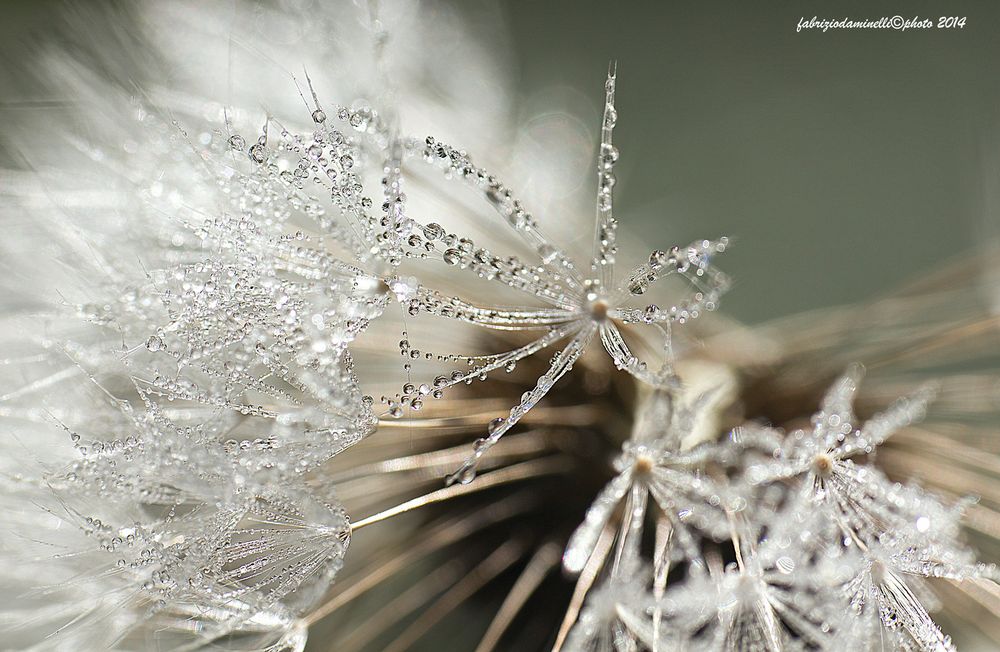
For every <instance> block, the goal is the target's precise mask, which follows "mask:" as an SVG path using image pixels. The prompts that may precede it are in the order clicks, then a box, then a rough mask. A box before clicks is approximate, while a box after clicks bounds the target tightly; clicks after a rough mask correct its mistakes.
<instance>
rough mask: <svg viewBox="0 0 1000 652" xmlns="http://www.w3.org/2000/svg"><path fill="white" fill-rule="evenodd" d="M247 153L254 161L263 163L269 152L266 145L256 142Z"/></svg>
mask: <svg viewBox="0 0 1000 652" xmlns="http://www.w3.org/2000/svg"><path fill="white" fill-rule="evenodd" d="M247 154H248V155H249V156H250V159H251V160H252V161H255V162H257V163H263V162H264V161H265V160H266V159H267V154H266V152H265V151H264V146H263V145H261V144H260V143H254V144H253V145H251V146H250V149H249V151H248V152H247Z"/></svg>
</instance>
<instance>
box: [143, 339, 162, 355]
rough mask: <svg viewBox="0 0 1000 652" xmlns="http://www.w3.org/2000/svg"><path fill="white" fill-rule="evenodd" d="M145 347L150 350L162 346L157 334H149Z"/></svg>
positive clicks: (157, 349) (155, 349) (156, 349)
mask: <svg viewBox="0 0 1000 652" xmlns="http://www.w3.org/2000/svg"><path fill="white" fill-rule="evenodd" d="M146 348H147V349H149V350H150V351H159V350H160V349H162V348H163V340H162V339H160V337H159V336H157V335H151V336H150V337H149V339H148V340H146Z"/></svg>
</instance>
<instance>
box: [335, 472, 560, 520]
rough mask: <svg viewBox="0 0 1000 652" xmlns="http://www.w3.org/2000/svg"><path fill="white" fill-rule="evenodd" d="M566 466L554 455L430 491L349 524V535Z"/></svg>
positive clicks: (547, 473)
mask: <svg viewBox="0 0 1000 652" xmlns="http://www.w3.org/2000/svg"><path fill="white" fill-rule="evenodd" d="M569 466H570V463H569V460H568V458H566V457H565V456H562V455H553V456H551V457H545V458H542V459H540V460H532V461H530V462H522V463H520V464H515V465H513V466H508V467H506V468H503V469H500V470H499V471H493V472H492V473H487V474H486V475H484V476H482V477H481V478H479V479H478V480H477V481H476V482H473V483H470V484H466V485H463V484H455V485H451V486H450V487H445V488H444V489H438V490H437V491H432V492H431V493H429V494H425V495H423V496H418V497H417V498H414V499H413V500H408V501H406V502H405V503H402V504H399V505H396V506H395V507H391V508H389V509H387V510H385V511H382V512H379V513H378V514H373V515H372V516H369V517H367V518H363V519H361V520H360V521H355V522H354V523H351V532H355V531H356V530H360V529H361V528H363V527H367V526H369V525H372V524H374V523H378V522H380V521H384V520H386V519H389V518H392V517H393V516H398V515H400V514H404V513H406V512H409V511H411V510H414V509H417V508H418V507H424V506H425V505H431V504H433V503H439V502H441V501H444V500H451V499H452V498H457V497H459V496H465V495H467V494H471V493H476V492H478V491H482V490H484V489H489V488H491V487H496V486H499V485H503V484H507V483H510V482H516V481H518V480H524V479H526V478H535V477H539V476H543V475H549V474H553V473H559V472H561V471H565V470H567V469H568V468H569Z"/></svg>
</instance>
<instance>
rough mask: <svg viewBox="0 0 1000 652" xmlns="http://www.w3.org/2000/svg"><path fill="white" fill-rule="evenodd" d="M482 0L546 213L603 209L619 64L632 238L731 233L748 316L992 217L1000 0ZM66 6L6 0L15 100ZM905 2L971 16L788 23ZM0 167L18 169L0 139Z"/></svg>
mask: <svg viewBox="0 0 1000 652" xmlns="http://www.w3.org/2000/svg"><path fill="white" fill-rule="evenodd" d="M296 4H302V2H297V3H296ZM427 4H428V5H431V6H434V5H448V4H451V3H441V2H437V3H427ZM481 4H484V3H479V2H472V3H468V4H465V3H457V4H455V6H456V7H462V9H460V10H459V11H468V13H470V14H471V15H473V16H476V17H478V18H477V19H478V20H479V21H480V22H482V20H483V18H482V17H483V16H486V20H487V21H489V22H490V24H487V25H480V27H481V28H482V29H483V31H484V33H486V31H487V30H488V31H492V32H498V33H501V34H503V35H504V36H503V39H504V41H503V42H504V43H505V46H506V49H507V55H508V56H509V57H510V64H511V65H512V77H513V78H512V83H513V88H514V89H515V90H516V97H515V98H514V100H515V101H514V103H513V107H514V115H513V116H512V118H511V121H512V123H513V124H516V125H518V128H519V129H521V136H520V137H521V138H528V139H535V140H536V141H537V142H535V143H534V144H535V148H534V150H532V148H530V147H528V148H525V147H521V148H518V150H517V151H518V152H520V155H515V156H514V157H513V160H512V161H511V164H512V165H513V166H515V167H520V168H524V169H526V170H528V172H527V177H528V178H534V179H535V180H536V181H538V183H539V184H540V185H544V186H545V192H544V193H542V194H543V195H544V197H545V199H546V201H544V202H538V203H542V204H544V205H543V206H537V205H536V206H533V207H532V208H533V209H534V211H535V213H536V214H538V215H540V216H541V215H544V214H545V212H546V209H551V208H552V207H553V206H557V207H560V206H561V207H565V206H569V207H572V210H574V211H576V210H588V211H589V210H592V209H590V206H592V199H591V197H592V191H593V188H594V185H595V178H594V177H595V175H594V172H593V148H594V146H595V143H596V132H597V125H598V122H599V110H600V107H601V102H602V99H603V98H602V84H603V80H604V75H605V72H606V69H607V66H608V62H609V61H611V60H617V62H618V75H619V83H618V99H617V104H618V111H619V118H620V119H619V122H618V128H617V130H616V133H615V138H616V142H617V144H618V147H619V149H620V150H621V161H620V163H619V165H618V166H617V168H616V171H617V172H618V180H619V183H618V186H617V188H616V208H617V214H618V216H619V219H620V220H621V222H622V225H623V226H622V229H621V232H622V234H623V235H622V237H623V238H625V240H626V242H628V239H629V238H630V237H631V238H632V239H633V240H635V239H636V238H635V234H636V233H640V232H641V234H642V236H643V238H644V239H646V240H650V241H655V243H656V244H657V245H658V246H662V245H663V244H666V243H677V244H686V243H687V242H689V241H691V240H693V239H695V238H701V237H716V236H719V235H728V236H730V237H731V238H733V239H734V240H735V243H736V245H737V246H735V247H734V248H732V249H731V253H727V254H726V258H727V259H728V260H727V261H725V264H724V268H725V269H726V270H727V271H729V272H730V273H731V274H732V275H733V276H734V277H735V279H736V281H737V285H736V287H735V288H734V290H733V291H732V292H730V294H729V296H728V297H727V299H726V301H725V303H724V308H725V310H726V312H727V313H728V314H731V315H733V316H735V317H737V318H740V319H743V320H745V321H750V322H758V321H761V320H764V319H767V318H769V317H772V316H780V315H784V314H789V313H793V312H797V311H800V310H803V309H809V308H815V307H820V306H829V305H836V304H840V303H850V302H856V301H860V300H864V299H867V298H871V297H873V296H877V295H879V294H881V293H884V292H886V291H888V290H890V289H892V288H893V287H895V286H897V285H898V284H900V283H901V282H903V281H904V280H906V279H909V278H912V277H913V276H914V275H918V274H920V273H925V272H928V271H931V270H933V268H934V267H935V266H936V265H938V264H940V262H941V261H942V260H944V259H947V258H950V257H954V256H956V255H962V254H963V253H966V252H970V251H971V250H973V249H974V248H975V247H976V246H977V245H978V244H979V243H981V242H982V241H983V240H984V239H986V238H987V237H989V236H995V235H997V233H998V231H1000V226H998V225H1000V186H998V183H997V180H998V179H1000V122H998V116H1000V76H998V75H997V74H996V64H997V62H998V61H1000V39H997V31H998V27H1000V5H997V4H995V3H984V2H949V3H942V2H914V1H913V0H906V2H864V3H860V2H859V3H849V2H838V3H830V2H822V3H821V2H774V3H768V4H767V5H760V4H754V5H753V6H751V5H750V4H749V3H744V2H709V3H691V2H677V3H666V2H652V1H650V2H625V3H609V2H601V1H597V0H574V1H556V2H544V3H540V2H530V1H528V0H503V1H502V2H501V3H500V5H499V10H497V8H496V7H491V8H490V10H489V11H485V12H483V11H481V9H482V7H477V6H476V5H481ZM493 4H494V3H490V5H493ZM58 6H59V3H56V2H52V1H50V0H45V1H40V0H31V1H30V2H27V1H25V2H21V1H16V0H7V1H6V2H4V3H3V6H2V7H0V16H2V19H0V39H2V40H3V41H4V42H6V43H7V44H8V46H7V47H6V48H4V50H5V52H6V55H5V56H6V57H7V59H8V60H7V61H6V62H4V65H2V66H0V102H2V106H3V110H4V111H8V112H9V111H19V110H24V108H23V104H21V102H22V101H23V100H25V99H29V100H33V101H44V99H45V98H37V97H27V98H26V97H24V96H22V95H19V91H18V90H17V89H18V88H19V86H18V83H17V82H18V79H17V78H16V77H17V71H18V70H19V69H20V68H21V67H19V66H18V65H17V63H18V62H15V61H11V60H10V58H11V57H12V56H16V55H11V52H15V53H16V52H17V48H16V44H17V43H19V42H24V41H30V40H37V39H39V38H45V37H46V36H47V33H48V32H49V31H50V29H51V25H52V20H51V17H52V15H53V13H54V12H55V11H56V9H57V8H58ZM121 9H122V10H121V11H120V12H118V15H119V16H121V17H127V16H128V13H129V12H128V11H127V5H123V6H122V7H121ZM896 14H900V15H902V16H903V17H904V18H910V17H914V16H917V17H920V18H930V19H931V20H932V21H933V22H934V23H935V25H936V23H937V20H938V18H939V17H940V16H960V17H966V22H965V27H964V28H963V29H950V30H943V29H937V28H936V27H935V28H933V29H929V30H910V31H906V32H898V31H893V30H870V31H861V30H847V31H829V32H827V33H822V32H820V31H817V30H804V31H802V32H796V25H797V24H798V22H799V20H800V18H805V19H807V20H808V19H809V18H812V17H813V16H818V17H819V18H821V19H822V18H833V19H840V18H844V17H848V18H852V19H865V18H871V19H877V18H879V17H881V16H887V17H891V16H893V15H896ZM453 108H454V110H455V111H456V112H459V113H461V111H462V110H463V107H462V106H455V107H453ZM8 115H9V114H8ZM539 148H541V149H543V150H544V151H550V150H553V149H558V150H559V153H558V155H557V156H556V157H555V159H554V160H556V161H557V164H556V165H555V166H554V167H553V166H551V165H549V166H548V167H546V168H545V172H544V176H543V178H540V179H539V178H538V177H537V176H536V177H531V176H530V175H531V172H530V170H531V169H532V164H533V163H534V164H535V169H536V170H539V169H541V166H539V165H538V161H537V160H535V161H533V160H532V159H533V158H534V157H533V156H532V155H530V152H532V151H538V150H539ZM525 152H528V153H525ZM480 156H481V155H480ZM0 162H3V163H6V164H9V160H6V156H5V153H4V152H3V151H0ZM501 172H503V173H504V174H505V176H507V177H508V178H509V177H510V174H509V173H508V172H507V171H505V170H504V171H501ZM521 176H522V177H524V176H525V175H521ZM529 194H531V193H529ZM535 194H536V195H537V194H538V193H535ZM589 237H590V234H589V233H581V235H580V238H581V240H585V239H586V238H589ZM649 248H650V245H649V244H647V243H641V244H640V245H638V246H636V255H643V254H640V253H639V250H646V253H648V249H649Z"/></svg>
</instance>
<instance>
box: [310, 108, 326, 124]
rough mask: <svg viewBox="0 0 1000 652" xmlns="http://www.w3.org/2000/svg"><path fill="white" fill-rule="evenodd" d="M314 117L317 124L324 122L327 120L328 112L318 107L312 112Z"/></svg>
mask: <svg viewBox="0 0 1000 652" xmlns="http://www.w3.org/2000/svg"><path fill="white" fill-rule="evenodd" d="M312 119H313V122H315V123H316V124H323V123H324V122H326V113H324V112H323V109H316V110H315V111H313V112H312Z"/></svg>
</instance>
